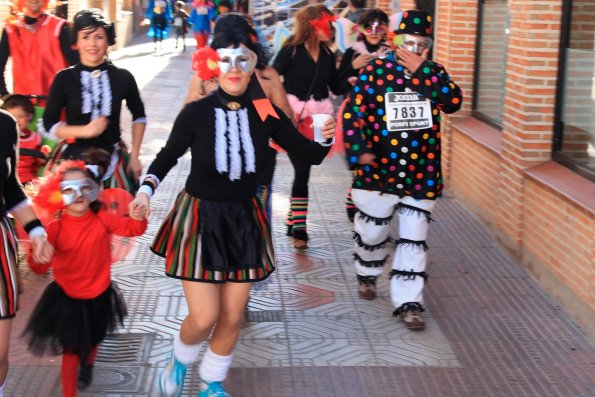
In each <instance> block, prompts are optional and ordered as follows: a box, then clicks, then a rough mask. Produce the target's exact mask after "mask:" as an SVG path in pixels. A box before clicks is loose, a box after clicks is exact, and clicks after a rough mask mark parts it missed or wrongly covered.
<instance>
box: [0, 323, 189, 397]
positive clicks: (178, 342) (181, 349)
mask: <svg viewBox="0 0 595 397" xmlns="http://www.w3.org/2000/svg"><path fill="white" fill-rule="evenodd" d="M200 345H201V344H200V343H199V344H197V345H187V344H185V343H184V342H182V339H180V334H177V335H176V337H175V338H174V356H175V357H176V360H178V361H179V362H181V363H182V364H184V365H190V364H192V363H195V362H197V361H198V355H199V353H200ZM0 397H1V396H0Z"/></svg>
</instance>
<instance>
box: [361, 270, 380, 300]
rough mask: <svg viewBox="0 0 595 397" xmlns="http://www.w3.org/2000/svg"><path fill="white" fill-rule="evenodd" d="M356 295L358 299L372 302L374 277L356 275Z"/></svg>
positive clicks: (374, 292) (374, 289) (374, 287)
mask: <svg viewBox="0 0 595 397" xmlns="http://www.w3.org/2000/svg"><path fill="white" fill-rule="evenodd" d="M357 284H358V286H357V293H358V295H359V297H360V298H362V299H365V300H372V299H374V298H376V277H375V276H360V275H359V274H358V275H357Z"/></svg>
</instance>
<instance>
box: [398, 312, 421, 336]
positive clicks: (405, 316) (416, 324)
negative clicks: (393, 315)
mask: <svg viewBox="0 0 595 397" xmlns="http://www.w3.org/2000/svg"><path fill="white" fill-rule="evenodd" d="M421 312H422V311H421V310H420V309H418V308H417V307H410V308H406V309H405V310H403V311H402V312H401V313H400V314H399V317H401V320H403V323H404V324H405V328H407V329H408V330H411V331H421V330H423V329H424V328H426V322H425V321H424V319H423V317H422V316H421Z"/></svg>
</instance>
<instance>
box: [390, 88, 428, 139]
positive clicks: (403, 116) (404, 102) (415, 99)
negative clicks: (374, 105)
mask: <svg viewBox="0 0 595 397" xmlns="http://www.w3.org/2000/svg"><path fill="white" fill-rule="evenodd" d="M384 104H385V110H386V125H387V127H388V130H389V131H407V130H422V129H425V128H432V125H433V124H434V122H433V120H432V106H431V104H430V101H429V100H427V99H421V98H420V97H419V96H418V95H417V94H416V93H414V92H387V93H386V94H384Z"/></svg>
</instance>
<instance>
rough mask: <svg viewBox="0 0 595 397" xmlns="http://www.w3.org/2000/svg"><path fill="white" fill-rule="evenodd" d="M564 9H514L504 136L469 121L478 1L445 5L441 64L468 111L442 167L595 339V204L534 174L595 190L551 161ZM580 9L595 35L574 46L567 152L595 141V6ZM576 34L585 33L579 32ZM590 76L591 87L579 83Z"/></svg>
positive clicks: (528, 4) (522, 1) (520, 5)
mask: <svg viewBox="0 0 595 397" xmlns="http://www.w3.org/2000/svg"><path fill="white" fill-rule="evenodd" d="M562 2H563V0H508V2H507V4H508V10H509V13H510V17H509V28H510V31H509V35H508V41H507V46H506V51H507V57H506V60H507V61H506V77H505V83H504V84H503V87H504V102H503V129H502V131H498V130H496V129H494V128H491V127H489V126H487V125H486V124H484V123H481V122H479V121H477V120H474V119H472V118H471V117H470V115H471V104H472V93H473V91H472V88H473V84H474V82H473V79H474V58H475V51H476V46H475V40H476V37H475V36H476V24H477V7H478V2H477V1H465V0H441V1H439V2H438V7H437V21H438V23H439V26H438V29H436V30H437V34H436V45H435V58H436V60H437V61H438V62H440V63H443V64H444V65H446V67H447V70H448V71H449V73H450V74H451V76H452V77H453V79H454V80H455V81H456V82H457V83H458V84H459V85H460V86H461V87H462V88H463V91H464V93H465V103H464V106H463V109H462V110H461V111H460V112H458V113H457V114H456V115H453V116H450V117H449V116H445V117H444V118H443V120H444V122H443V130H444V132H445V133H444V135H443V136H444V137H445V139H444V147H445V150H444V154H443V155H444V159H443V167H444V168H445V170H444V172H445V174H446V176H447V179H446V184H447V186H446V188H447V193H449V194H454V195H455V196H456V197H457V198H458V199H460V200H461V201H463V202H465V203H466V205H467V207H468V208H469V209H471V210H472V211H473V212H474V213H475V214H476V215H477V216H478V218H480V219H481V220H482V221H483V223H484V224H485V225H487V226H488V227H489V229H490V230H491V232H492V233H493V234H494V236H495V237H496V238H497V240H498V241H499V242H500V243H501V244H502V246H504V247H505V248H507V249H508V251H509V252H510V253H511V255H512V256H513V257H515V258H516V259H518V260H520V261H521V262H522V263H523V264H524V265H525V266H526V267H527V268H528V269H529V271H530V272H531V274H532V275H533V276H534V277H535V278H536V279H537V280H538V281H539V282H541V284H542V285H543V286H544V287H545V288H546V289H547V290H548V291H549V292H550V293H551V294H552V295H553V296H554V297H555V298H557V299H558V300H559V301H560V302H561V303H562V304H563V305H564V306H565V307H566V308H567V309H568V310H569V311H570V313H571V314H573V315H574V317H575V319H577V321H578V322H579V323H580V324H581V325H583V326H584V328H585V330H586V332H587V333H588V334H589V336H590V337H591V338H592V340H595V324H592V318H593V316H594V315H595V298H594V296H593V294H592V288H593V285H595V284H594V283H595V279H594V276H593V264H594V263H595V242H594V241H593V236H594V235H595V206H593V205H591V203H592V201H589V200H587V201H586V202H583V201H580V200H576V199H574V198H573V196H572V194H575V192H571V190H568V191H564V190H560V189H565V188H567V189H570V187H565V186H562V184H560V185H556V186H554V185H551V184H548V183H546V182H544V179H539V178H540V177H541V178H543V175H546V176H551V175H550V174H547V173H546V174H543V175H542V174H537V173H535V172H534V171H533V170H536V169H540V170H542V169H543V168H542V167H544V166H547V167H549V166H550V165H551V166H552V167H550V168H553V169H555V170H563V171H564V172H566V174H565V175H569V176H570V177H571V178H572V179H573V180H576V181H577V182H578V185H579V186H582V187H583V189H584V190H590V191H593V189H594V188H595V184H594V183H593V182H590V181H588V180H587V179H584V178H581V177H579V176H577V175H576V174H573V173H572V172H571V171H569V170H565V169H564V168H563V167H562V166H560V165H557V164H555V163H552V162H551V161H550V160H551V153H552V141H553V129H554V110H555V109H554V107H555V97H556V89H557V74H558V56H559V45H560V28H561V17H562ZM497 3H500V6H501V5H502V4H501V3H502V2H497V1H495V0H488V1H486V4H487V5H488V7H492V9H491V11H490V12H493V13H495V12H501V11H502V9H497V10H496V9H494V7H495V6H496V5H497ZM574 5H575V15H579V18H578V22H577V23H578V24H582V26H584V27H587V28H589V29H585V32H584V34H580V35H574V36H572V37H571V43H572V44H571V46H574V48H577V50H576V51H574V52H571V53H570V57H569V58H568V59H569V64H568V66H569V70H568V73H571V74H572V76H573V79H574V82H573V85H572V86H570V87H571V88H569V89H571V90H572V92H571V93H570V94H569V95H568V101H567V104H568V105H569V109H568V111H567V113H566V117H572V118H573V119H574V120H576V122H575V123H574V124H573V126H572V128H573V129H570V127H569V131H567V132H569V134H568V136H567V137H566V138H567V139H566V140H565V148H566V149H567V150H575V151H581V150H584V147H585V145H586V144H588V143H589V142H591V140H592V139H593V136H592V135H590V136H587V135H586V134H585V131H589V130H592V129H593V125H595V122H594V121H595V120H593V119H592V118H593V117H594V116H593V113H594V112H593V110H592V109H593V107H592V106H593V101H592V100H591V95H592V90H593V89H592V87H593V80H592V79H593V74H592V73H593V63H594V62H595V61H594V60H593V54H592V52H589V53H588V54H586V53H585V51H582V52H581V49H583V48H584V49H590V50H591V51H592V49H593V42H594V41H595V37H594V33H593V32H594V30H593V26H595V3H593V2H592V1H591V0H575V1H574ZM492 15H494V14H492ZM573 26H574V28H575V29H576V27H577V25H576V24H574V25H573ZM492 28H494V29H496V30H498V31H500V32H501V26H488V29H492ZM500 37H501V33H500ZM496 41H497V40H494V42H496ZM484 43H485V42H484ZM493 44H495V43H489V45H490V46H491V45H493ZM483 50H486V51H488V48H484V49H483ZM492 50H494V49H492ZM484 59H485V58H484ZM497 66H501V64H498V65H492V67H493V68H494V70H496V69H497ZM482 67H484V65H482ZM485 67H488V68H489V66H485ZM495 76H496V74H494V78H495ZM581 76H582V78H583V79H584V81H583V80H580V77H581ZM484 77H486V76H485V75H484ZM577 79H578V81H577ZM482 83H486V84H484V88H486V87H488V94H489V88H496V86H493V87H490V82H489V81H488V82H486V81H485V80H482ZM483 94H486V93H483ZM484 99H485V98H482V100H484ZM486 100H487V99H486ZM571 132H574V134H572V133H571ZM591 143H592V144H593V142H591ZM547 167H546V168H547ZM556 167H557V168H556ZM547 172H549V171H547ZM579 190H580V188H579Z"/></svg>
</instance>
